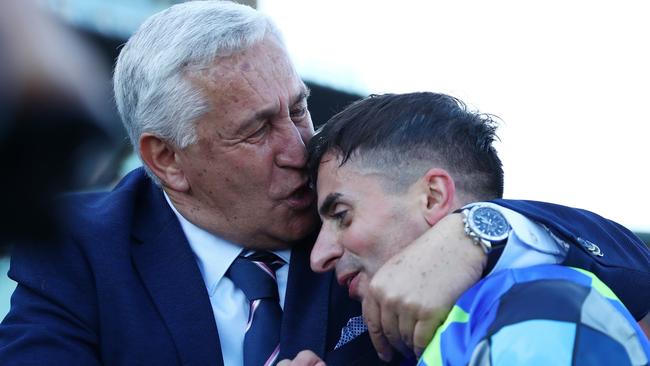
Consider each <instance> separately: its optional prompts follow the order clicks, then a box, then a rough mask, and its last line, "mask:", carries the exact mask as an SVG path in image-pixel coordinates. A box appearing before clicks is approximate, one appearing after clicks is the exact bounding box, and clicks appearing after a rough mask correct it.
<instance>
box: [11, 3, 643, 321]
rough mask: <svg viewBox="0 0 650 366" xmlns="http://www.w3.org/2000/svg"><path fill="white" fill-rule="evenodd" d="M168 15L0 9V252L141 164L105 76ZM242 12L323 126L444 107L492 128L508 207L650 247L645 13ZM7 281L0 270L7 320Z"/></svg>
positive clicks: (73, 7)
mask: <svg viewBox="0 0 650 366" xmlns="http://www.w3.org/2000/svg"><path fill="white" fill-rule="evenodd" d="M177 2H181V1H171V0H35V1H25V0H3V2H2V4H0V118H2V123H0V143H1V145H0V149H1V152H2V154H0V157H2V159H3V163H4V166H5V167H6V168H7V169H6V173H5V174H3V179H2V180H0V181H2V182H1V185H0V189H3V190H4V191H5V192H6V193H8V194H5V196H7V197H6V199H5V200H6V202H5V205H4V207H5V210H3V211H4V213H3V214H2V215H3V216H2V218H1V219H0V223H1V224H0V229H1V231H0V232H1V233H2V234H1V237H0V238H1V239H2V241H3V242H5V243H7V242H8V243H11V242H12V241H17V240H25V237H23V236H21V235H24V234H25V233H27V235H26V236H27V238H26V240H37V239H38V238H39V237H40V238H42V237H44V236H47V232H48V229H47V225H46V223H49V222H51V220H50V219H51V217H52V216H55V213H52V212H50V211H49V209H48V207H46V206H47V205H45V204H43V202H45V201H44V198H46V197H49V195H51V194H52V193H56V192H60V191H67V190H79V189H89V190H92V189H103V188H110V187H111V185H112V184H114V182H116V181H117V180H118V179H119V178H120V177H121V176H122V175H123V174H125V173H126V172H128V171H129V170H131V169H133V168H134V167H136V166H138V165H139V162H138V161H137V159H136V158H134V156H133V154H131V147H130V146H129V144H128V139H127V138H126V134H125V133H124V131H123V130H122V126H121V123H120V121H119V119H118V117H117V115H116V112H115V109H114V107H113V104H112V95H111V83H110V73H111V67H112V65H113V63H114V60H115V59H116V57H117V55H118V53H119V50H120V46H121V45H122V44H123V43H124V42H125V41H126V39H127V38H128V37H129V36H130V35H131V34H132V33H133V32H134V31H135V30H136V29H137V27H138V26H139V24H140V23H141V22H142V21H143V20H144V19H145V18H147V17H148V16H149V15H151V14H153V13H155V12H157V11H159V10H161V9H163V8H166V7H168V6H169V5H170V4H173V3H177ZM240 2H242V3H245V4H248V5H251V6H254V7H257V8H258V9H260V10H262V11H264V12H266V13H268V14H269V15H270V16H271V17H272V18H273V19H274V20H275V21H276V23H277V25H278V26H279V28H280V29H281V30H282V32H283V33H284V36H285V40H286V43H287V46H288V48H289V51H290V54H291V56H292V58H293V60H294V62H295V64H296V67H297V68H298V70H299V72H300V73H301V75H302V76H303V78H304V79H305V80H306V82H307V83H308V85H309V87H310V88H311V89H312V97H311V98H310V110H311V112H312V117H313V120H314V122H315V123H316V124H317V125H318V124H320V123H323V122H325V121H326V120H327V119H328V118H329V117H330V116H332V115H333V114H334V113H336V112H337V111H339V110H340V109H341V108H343V107H345V106H346V105H348V104H349V103H350V102H352V101H354V100H356V99H358V98H360V97H363V96H366V95H368V94H371V93H385V92H410V91H421V90H427V91H437V92H444V93H448V94H451V95H454V96H456V97H459V98H460V99H462V100H464V101H465V102H467V103H468V104H469V105H471V106H472V107H474V108H476V109H479V110H480V111H482V112H487V113H492V114H495V115H497V116H499V117H500V118H501V119H502V121H503V122H502V126H501V128H500V132H499V135H500V137H501V143H499V144H498V145H497V148H498V149H499V151H500V154H501V156H502V159H503V162H504V165H505V171H506V190H505V195H506V197H508V198H526V199H535V200H544V201H550V202H557V203H562V204H565V205H569V206H576V207H581V208H585V209H589V210H592V211H595V212H597V213H600V214H601V215H603V216H605V217H608V218H611V219H614V220H616V221H618V222H620V223H622V224H623V225H626V226H627V227H629V228H631V229H632V230H633V231H635V232H636V233H637V234H638V235H639V236H641V237H642V239H644V240H645V241H646V243H649V242H650V215H648V213H647V210H648V207H650V195H649V194H648V193H647V186H646V185H647V184H648V178H649V177H650V172H649V171H650V168H649V167H648V166H649V165H648V158H649V157H650V154H649V148H648V145H649V144H648V142H647V141H648V138H649V136H650V117H649V116H648V114H646V113H645V112H644V110H645V107H644V106H645V105H647V101H648V100H650V68H648V65H650V50H649V49H648V46H647V43H648V41H647V36H648V35H649V34H650V22H647V20H646V19H647V14H648V7H649V5H647V4H646V2H641V1H627V0H623V1H617V2H613V1H583V0H575V1H571V2H567V1H559V0H548V1H544V2H534V3H530V2H519V1H514V0H513V1H506V0H493V1H490V2H481V1H467V0H457V1H453V2H452V1H408V0H404V1H400V2H399V3H398V2H394V1H392V2H388V1H377V0H375V1H372V0H355V1H343V0H328V1H322V0H313V1H310V0H305V1H288V0H272V1H271V0H266V1H265V0H258V1H240ZM644 45H645V46H644ZM26 219H28V220H26ZM24 222H29V225H28V226H24ZM34 222H42V223H43V226H40V225H34ZM36 227H39V228H40V227H43V228H44V229H43V230H35V228H36ZM7 270H8V260H7V259H3V260H2V261H0V276H4V277H2V279H1V280H0V316H2V317H3V316H4V314H5V313H6V312H7V310H8V307H9V295H10V293H11V291H12V290H13V287H14V284H13V283H12V282H11V281H10V280H9V279H7V278H6V272H7Z"/></svg>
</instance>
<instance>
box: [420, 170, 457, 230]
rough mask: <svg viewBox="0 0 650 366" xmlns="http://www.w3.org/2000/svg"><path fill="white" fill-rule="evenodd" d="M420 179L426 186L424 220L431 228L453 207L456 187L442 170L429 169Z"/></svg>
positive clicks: (449, 176)
mask: <svg viewBox="0 0 650 366" xmlns="http://www.w3.org/2000/svg"><path fill="white" fill-rule="evenodd" d="M422 179H423V183H424V184H426V205H425V207H424V218H425V220H426V221H427V223H428V224H429V225H430V226H433V225H435V224H436V223H437V222H438V221H440V220H441V219H442V218H443V217H445V216H446V215H447V214H449V212H451V210H452V208H453V207H454V200H455V197H456V186H455V184H454V180H453V179H452V177H451V175H449V173H447V171H446V170H444V169H439V168H432V169H429V170H428V171H427V172H426V173H425V175H424V176H423V177H422Z"/></svg>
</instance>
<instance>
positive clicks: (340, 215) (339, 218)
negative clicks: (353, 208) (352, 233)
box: [332, 210, 348, 226]
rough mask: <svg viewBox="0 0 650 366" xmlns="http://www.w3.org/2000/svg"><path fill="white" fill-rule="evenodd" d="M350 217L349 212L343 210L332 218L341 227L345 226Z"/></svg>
mask: <svg viewBox="0 0 650 366" xmlns="http://www.w3.org/2000/svg"><path fill="white" fill-rule="evenodd" d="M347 215H348V210H341V211H338V212H335V213H333V214H332V218H333V219H334V220H335V221H336V222H337V224H338V225H339V226H345V224H346V222H345V218H346V217H347Z"/></svg>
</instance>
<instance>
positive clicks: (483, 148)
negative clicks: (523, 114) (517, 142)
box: [308, 92, 503, 200]
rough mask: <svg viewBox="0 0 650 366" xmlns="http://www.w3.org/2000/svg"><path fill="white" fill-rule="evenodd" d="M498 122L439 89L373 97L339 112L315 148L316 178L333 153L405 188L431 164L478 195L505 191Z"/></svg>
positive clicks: (312, 167)
mask: <svg viewBox="0 0 650 366" xmlns="http://www.w3.org/2000/svg"><path fill="white" fill-rule="evenodd" d="M496 127H497V124H496V122H495V121H494V120H493V119H492V117H491V116H490V115H487V114H481V113H476V112H473V111H470V110H468V108H467V106H466V105H465V103H463V102H462V101H460V100H458V99H456V98H454V97H451V96H448V95H445V94H438V93H429V92H419V93H409V94H383V95H371V96H370V97H368V98H365V99H363V100H360V101H358V102H355V103H353V104H352V105H350V106H349V107H348V108H346V109H345V110H343V111H342V112H340V113H338V114H337V115H335V116H334V117H332V118H331V119H330V120H329V121H328V122H327V123H326V124H325V125H323V127H321V128H320V129H319V130H318V132H317V133H316V135H315V136H314V137H313V138H312V140H311V141H310V143H309V145H308V151H309V162H308V168H309V170H310V174H311V177H312V180H313V182H314V183H315V182H316V180H317V175H318V167H319V165H320V162H321V160H322V158H323V156H324V155H325V154H327V153H331V154H333V156H335V157H337V158H339V159H340V165H341V166H342V165H343V164H345V163H346V162H348V160H349V159H350V158H353V159H354V161H355V162H359V163H360V164H361V166H363V167H368V168H371V169H373V170H374V171H377V172H380V173H382V174H385V176H386V177H388V178H389V179H388V181H389V182H391V185H392V186H393V187H394V188H395V189H406V188H408V186H410V185H411V184H412V183H413V182H415V180H416V179H418V178H419V177H421V176H422V175H424V173H425V172H426V171H427V170H428V169H430V168H431V167H438V168H442V169H445V170H447V171H448V172H449V174H450V175H451V176H452V178H453V179H454V181H455V184H456V187H457V189H458V190H459V191H461V192H465V193H467V194H471V195H472V196H474V197H475V198H476V199H480V200H487V199H494V198H500V197H502V196H503V167H502V164H501V160H500V159H499V156H498V155H497V152H496V150H495V149H494V147H493V146H492V143H493V142H494V140H495V139H496V138H497V136H496V134H495V132H496Z"/></svg>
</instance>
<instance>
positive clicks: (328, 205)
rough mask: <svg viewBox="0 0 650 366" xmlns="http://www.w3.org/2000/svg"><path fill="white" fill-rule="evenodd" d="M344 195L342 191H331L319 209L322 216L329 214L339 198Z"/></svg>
mask: <svg viewBox="0 0 650 366" xmlns="http://www.w3.org/2000/svg"><path fill="white" fill-rule="evenodd" d="M341 196H342V194H341V193H330V194H328V195H327V197H325V200H324V201H323V204H322V205H320V208H319V209H318V213H319V214H320V215H321V216H325V215H327V213H328V212H330V211H331V210H332V206H334V204H335V203H336V202H337V201H338V199H339V198H340V197H341Z"/></svg>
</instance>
